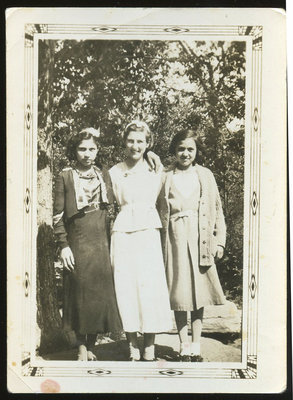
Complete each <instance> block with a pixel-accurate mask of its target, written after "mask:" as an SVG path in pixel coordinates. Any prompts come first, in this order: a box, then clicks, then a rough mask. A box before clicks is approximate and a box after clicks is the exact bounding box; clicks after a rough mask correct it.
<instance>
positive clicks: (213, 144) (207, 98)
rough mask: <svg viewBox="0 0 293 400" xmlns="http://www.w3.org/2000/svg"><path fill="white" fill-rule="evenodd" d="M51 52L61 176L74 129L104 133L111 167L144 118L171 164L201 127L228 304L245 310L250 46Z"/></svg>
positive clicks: (69, 43) (117, 46)
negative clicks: (218, 201) (182, 139)
mask: <svg viewBox="0 0 293 400" xmlns="http://www.w3.org/2000/svg"><path fill="white" fill-rule="evenodd" d="M54 45H55V55H54V71H53V83H52V90H53V106H52V115H51V118H52V126H53V132H52V133H53V152H54V162H53V166H54V175H55V176H56V174H58V173H59V171H60V170H61V169H62V168H63V167H64V166H66V165H68V161H67V160H66V159H65V156H64V154H65V146H66V142H67V140H68V137H69V135H70V134H71V133H72V132H73V131H74V130H78V129H81V128H85V127H94V128H98V127H100V128H101V132H102V137H101V150H100V161H101V162H102V163H103V164H105V165H106V166H108V167H110V166H112V165H113V164H114V163H116V162H118V161H120V160H121V159H122V158H123V148H122V143H121V139H120V138H121V133H122V130H123V127H124V126H125V125H126V123H127V122H129V121H130V120H131V119H133V118H139V119H143V120H145V121H147V122H148V123H149V125H150V127H151V129H152V131H153V132H154V134H155V137H156V140H155V145H154V148H153V150H154V151H155V152H156V153H157V154H159V155H160V157H161V159H162V162H163V163H164V164H165V165H168V164H169V163H170V162H171V157H170V155H169V154H168V146H169V143H170V139H171V137H172V135H173V133H174V132H175V131H176V130H177V129H178V128H192V127H193V126H194V125H195V124H199V132H200V134H201V137H202V140H203V142H204V148H205V152H204V157H203V164H204V165H206V166H208V167H209V168H210V169H211V170H212V171H213V172H214V174H215V177H216V180H217V183H218V186H219V189H220V193H221V197H222V201H223V208H224V213H225V218H226V223H227V234H228V237H227V247H226V252H225V257H224V259H223V260H221V262H219V263H218V270H219V275H220V278H221V281H222V284H223V286H224V289H225V293H226V295H227V297H228V298H230V299H233V300H234V301H236V302H238V303H239V304H240V303H241V298H242V267H243V265H242V264H243V261H242V255H243V188H244V111H245V43H244V42H223V41H218V42H215V41H214V42H207V41H179V40H178V41H147V40H144V41H130V40H127V41H126V40H85V41H83V40H79V41H76V40H65V41H54ZM41 64H42V55H41V54H40V65H41ZM43 67H44V66H43Z"/></svg>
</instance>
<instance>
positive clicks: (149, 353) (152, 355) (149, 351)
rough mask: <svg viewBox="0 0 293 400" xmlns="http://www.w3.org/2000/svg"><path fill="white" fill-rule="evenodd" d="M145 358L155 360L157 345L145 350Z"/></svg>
mask: <svg viewBox="0 0 293 400" xmlns="http://www.w3.org/2000/svg"><path fill="white" fill-rule="evenodd" d="M143 358H144V359H145V360H153V359H154V358H155V345H154V344H152V345H151V346H148V347H145V348H144V351H143Z"/></svg>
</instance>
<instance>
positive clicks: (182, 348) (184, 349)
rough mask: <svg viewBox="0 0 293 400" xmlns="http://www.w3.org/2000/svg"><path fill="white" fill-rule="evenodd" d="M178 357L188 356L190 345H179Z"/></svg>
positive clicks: (184, 343)
mask: <svg viewBox="0 0 293 400" xmlns="http://www.w3.org/2000/svg"><path fill="white" fill-rule="evenodd" d="M180 355H181V356H190V344H189V342H182V343H180Z"/></svg>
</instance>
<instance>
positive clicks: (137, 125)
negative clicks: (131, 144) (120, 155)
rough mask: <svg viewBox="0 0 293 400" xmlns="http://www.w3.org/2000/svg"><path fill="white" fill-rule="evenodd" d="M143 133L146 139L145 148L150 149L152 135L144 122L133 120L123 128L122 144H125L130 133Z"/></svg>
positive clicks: (152, 142) (152, 140)
mask: <svg viewBox="0 0 293 400" xmlns="http://www.w3.org/2000/svg"><path fill="white" fill-rule="evenodd" d="M132 131H134V132H143V133H144V134H145V137H146V142H147V145H148V146H147V147H148V148H150V147H152V146H153V144H154V135H153V133H152V132H151V130H150V128H149V126H148V124H147V123H146V122H143V121H139V120H133V121H131V122H130V123H129V124H128V125H127V126H126V128H125V130H124V132H123V135H122V138H123V142H124V143H125V142H126V139H127V137H128V135H129V133H130V132H132Z"/></svg>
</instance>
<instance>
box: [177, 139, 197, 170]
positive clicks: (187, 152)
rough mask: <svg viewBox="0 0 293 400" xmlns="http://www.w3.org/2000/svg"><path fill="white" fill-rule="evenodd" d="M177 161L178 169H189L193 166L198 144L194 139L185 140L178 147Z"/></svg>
mask: <svg viewBox="0 0 293 400" xmlns="http://www.w3.org/2000/svg"><path fill="white" fill-rule="evenodd" d="M175 156H176V161H177V165H178V167H180V168H181V169H187V168H189V167H191V166H192V163H193V162H194V160H195V157H196V144H195V141H194V140H193V139H192V138H188V139H184V140H182V141H181V142H179V143H178V145H177V147H176V154H175Z"/></svg>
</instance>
